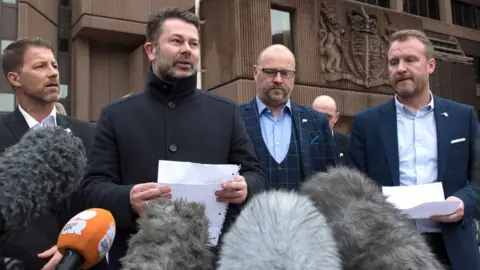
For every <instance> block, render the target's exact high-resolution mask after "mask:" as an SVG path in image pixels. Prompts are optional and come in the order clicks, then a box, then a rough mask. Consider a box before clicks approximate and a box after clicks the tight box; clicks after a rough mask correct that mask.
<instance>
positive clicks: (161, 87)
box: [146, 68, 197, 102]
mask: <svg viewBox="0 0 480 270" xmlns="http://www.w3.org/2000/svg"><path fill="white" fill-rule="evenodd" d="M196 90H197V75H196V74H194V75H192V76H189V77H185V78H181V79H177V80H175V81H173V82H167V81H165V80H162V79H160V78H159V77H157V75H155V74H154V73H153V71H152V69H151V68H150V70H149V72H148V75H147V87H146V92H147V93H149V94H151V95H152V96H153V97H154V98H156V99H158V100H160V101H163V102H165V101H166V100H177V99H180V98H183V97H185V96H188V95H192V94H194V93H195V91H196Z"/></svg>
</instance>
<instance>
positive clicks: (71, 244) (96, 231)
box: [56, 208, 116, 270]
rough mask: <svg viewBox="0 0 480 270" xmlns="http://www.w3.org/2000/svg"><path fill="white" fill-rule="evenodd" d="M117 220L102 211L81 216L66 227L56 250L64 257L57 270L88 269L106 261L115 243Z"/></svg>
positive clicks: (80, 214) (96, 210) (94, 210)
mask: <svg viewBox="0 0 480 270" xmlns="http://www.w3.org/2000/svg"><path fill="white" fill-rule="evenodd" d="M115 232H116V226H115V220H114V219H113V216H112V214H111V213H110V212H109V211H107V210H105V209H100V208H91V209H87V210H85V211H82V212H80V213H79V214H77V215H76V216H74V217H73V218H72V219H70V221H69V222H68V223H67V224H65V226H64V227H63V229H62V231H61V232H60V235H59V236H58V242H57V248H58V251H59V252H60V253H61V254H62V255H63V257H62V259H61V260H60V262H59V263H58V265H57V268H56V269H57V270H66V269H68V270H72V269H88V268H90V267H92V266H94V265H95V264H97V263H98V262H99V261H100V260H101V259H103V258H104V257H105V255H106V254H107V252H108V250H110V247H111V246H112V243H113V240H114V239H115Z"/></svg>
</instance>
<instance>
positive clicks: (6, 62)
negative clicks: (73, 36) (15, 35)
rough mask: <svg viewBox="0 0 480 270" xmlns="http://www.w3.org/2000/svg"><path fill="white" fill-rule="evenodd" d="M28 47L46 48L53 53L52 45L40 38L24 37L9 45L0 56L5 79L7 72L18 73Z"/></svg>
mask: <svg viewBox="0 0 480 270" xmlns="http://www.w3.org/2000/svg"><path fill="white" fill-rule="evenodd" d="M30 47H40V48H47V49H50V50H51V51H53V46H52V44H51V43H50V42H49V41H47V40H45V39H42V38H40V37H25V38H21V39H18V40H16V41H14V42H12V43H10V44H9V45H8V46H7V47H6V48H5V50H3V54H2V68H3V74H5V78H6V77H7V76H8V73H9V72H14V71H17V72H18V71H20V69H21V68H22V66H23V58H24V56H25V52H26V51H27V49H28V48H30Z"/></svg>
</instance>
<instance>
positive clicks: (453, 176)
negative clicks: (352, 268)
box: [349, 30, 480, 270]
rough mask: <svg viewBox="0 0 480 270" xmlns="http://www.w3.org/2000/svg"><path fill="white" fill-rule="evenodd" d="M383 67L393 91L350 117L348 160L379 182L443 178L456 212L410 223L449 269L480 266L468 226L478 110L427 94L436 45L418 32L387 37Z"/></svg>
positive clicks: (474, 195) (473, 203) (474, 212)
mask: <svg viewBox="0 0 480 270" xmlns="http://www.w3.org/2000/svg"><path fill="white" fill-rule="evenodd" d="M388 68H389V75H390V82H391V85H392V88H393V89H394V90H395V93H396V95H395V97H394V98H393V99H391V100H389V101H387V102H386V103H384V104H381V105H379V106H376V107H373V108H370V109H368V110H366V111H364V112H361V113H359V114H357V115H356V116H355V117H354V120H353V124H352V131H351V135H350V151H349V154H350V158H351V162H352V163H353V164H354V165H355V166H356V167H358V168H359V169H360V170H362V171H363V172H365V173H366V174H367V175H368V176H370V177H371V178H373V180H374V181H375V182H377V183H378V184H379V185H380V186H407V185H420V184H428V183H433V182H441V183H442V184H443V190H444V195H445V198H446V200H447V201H459V202H460V205H459V207H458V208H457V210H456V211H455V212H454V213H453V214H451V215H445V216H434V217H431V218H430V219H422V220H412V223H415V225H416V227H417V229H418V230H419V231H420V232H421V233H422V234H423V235H424V236H425V239H426V241H427V243H428V244H429V246H430V247H431V249H432V251H433V252H434V253H435V255H436V256H437V258H438V259H439V260H440V261H441V262H442V263H443V264H445V265H446V266H447V268H448V269H454V270H463V269H469V270H475V269H480V255H479V251H478V247H477V245H476V243H475V237H474V231H473V227H472V221H473V219H474V218H475V217H478V216H479V213H480V209H479V199H478V191H479V188H478V186H477V185H476V182H477V181H471V180H473V178H475V177H476V175H477V172H476V170H475V169H474V168H475V164H473V163H472V160H476V158H475V157H476V155H478V151H475V142H476V140H477V139H478V120H477V118H476V115H475V110H474V109H473V108H472V107H470V106H467V105H464V104H459V103H456V102H453V101H450V100H446V99H443V98H440V97H437V96H435V95H433V94H432V92H431V90H430V86H429V75H430V74H431V73H432V72H433V71H434V70H435V59H434V58H433V46H432V44H431V43H430V41H429V39H428V38H427V37H426V35H425V34H424V33H423V32H421V31H417V30H402V31H398V32H396V33H394V34H393V35H392V37H391V43H390V48H389V51H388ZM392 233H394V232H392Z"/></svg>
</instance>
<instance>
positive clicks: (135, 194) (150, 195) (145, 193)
mask: <svg viewBox="0 0 480 270" xmlns="http://www.w3.org/2000/svg"><path fill="white" fill-rule="evenodd" d="M171 191H172V189H171V188H170V187H169V186H164V187H159V186H158V184H157V183H146V184H138V185H135V186H134V187H133V188H132V190H131V191H130V205H131V206H132V209H133V210H134V211H135V212H136V213H137V214H140V213H141V212H142V211H143V209H144V208H145V206H146V205H147V204H148V201H149V200H151V199H154V198H158V197H160V196H164V197H167V198H169V199H171V198H172V194H171V193H170V192H171Z"/></svg>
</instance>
